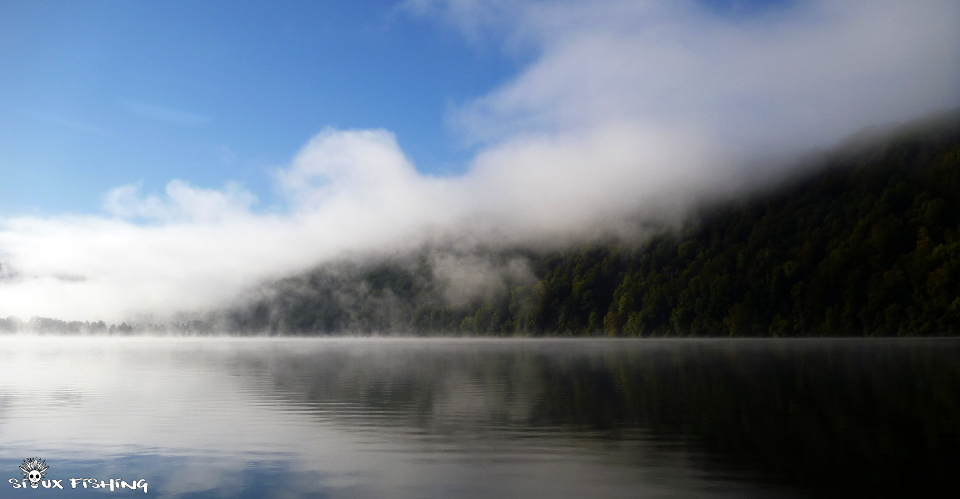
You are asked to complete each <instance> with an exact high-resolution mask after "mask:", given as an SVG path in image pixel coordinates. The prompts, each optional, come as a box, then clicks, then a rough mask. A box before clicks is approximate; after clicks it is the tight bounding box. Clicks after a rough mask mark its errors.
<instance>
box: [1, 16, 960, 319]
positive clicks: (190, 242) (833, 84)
mask: <svg viewBox="0 0 960 499" xmlns="http://www.w3.org/2000/svg"><path fill="white" fill-rule="evenodd" d="M958 25H960V3H957V2H956V0H925V1H923V2H913V1H909V0H843V1H840V0H590V1H581V0H404V1H403V2H386V1H381V2H373V1H352V2H334V1H323V2H321V1H304V2H284V1H279V0H275V1H269V2H267V1H258V2H253V1H229V2H215V1H202V2H198V1H189V2H188V1H139V2H134V1H97V2H80V1H76V2H66V1H63V2H50V1H42V0H37V1H27V0H23V1H9V0H0V317H6V316H8V315H17V316H20V317H23V318H29V317H31V316H35V315H39V316H46V317H57V318H62V319H66V320H74V319H75V320H101V319H102V320H107V321H115V322H119V321H121V320H128V319H129V320H151V321H154V320H155V321H162V320H164V318H169V317H171V316H173V315H175V314H179V313H181V312H185V311H186V312H191V311H192V312H198V311H204V310H209V309H210V308H216V307H221V306H223V305H224V304H228V303H234V302H235V300H237V299H238V297H241V296H249V295H245V293H250V292H252V291H251V290H254V289H257V285H258V284H260V283H263V282H264V281H269V280H271V279H276V278H278V277H282V276H286V275H291V274H296V273H298V272H303V271H304V270H306V269H309V268H312V267H314V266H316V265H318V264H322V263H324V262H329V261H333V260H342V259H344V258H360V257H361V256H363V255H367V256H369V255H377V254H380V255H382V254H384V253H389V254H393V253H395V252H398V251H400V252H403V251H414V250H416V249H417V248H419V247H421V245H423V244H424V243H425V242H428V241H435V240H436V239H437V238H443V239H445V240H458V241H468V242H473V243H483V244H484V245H487V246H488V247H489V246H496V245H501V244H526V245H540V244H550V245H553V246H552V247H555V246H556V244H558V243H557V241H564V242H566V243H569V242H571V241H578V240H583V239H589V238H591V237H595V236H596V235H598V234H600V233H603V234H609V233H611V232H613V233H623V232H624V231H629V230H632V229H630V228H631V227H634V228H635V223H636V220H637V218H638V217H639V218H642V219H648V220H651V221H656V222H658V223H674V222H676V221H678V220H681V219H683V217H684V216H686V214H687V213H688V210H689V208H690V207H691V206H693V205H695V204H696V203H697V202H698V201H700V200H702V199H704V198H713V199H715V198H717V197H723V196H734V195H736V194H737V193H738V192H742V191H743V190H744V189H754V188H757V187H760V186H761V182H762V181H775V180H777V179H780V178H783V176H785V175H787V174H790V173H792V171H791V170H790V168H789V165H791V164H792V163H791V159H792V158H796V157H797V156H798V155H800V154H803V153H805V152H807V151H810V150H811V149H818V148H828V147H830V146H832V145H834V144H836V143H837V142H838V141H840V140H842V139H843V138H844V137H846V136H848V135H850V134H852V133H855V132H857V131H860V130H861V129H863V128H865V127H870V126H876V125H886V124H890V123H896V122H904V121H907V120H912V119H916V118H917V117H920V116H923V115H925V114H928V113H931V112H935V111H940V110H944V109H951V108H956V107H958V106H960V77H958V75H960V30H957V26H958ZM634 235H635V234H634ZM464 244H467V243H464ZM438 258H439V257H438ZM435 263H437V269H439V270H438V272H442V271H450V272H452V273H451V274H449V275H442V276H437V277H438V279H440V280H441V282H460V283H464V285H466V286H468V287H469V286H472V285H471V284H470V283H471V282H473V283H475V284H476V285H477V286H481V287H482V283H483V282H486V281H488V280H489V279H490V278H491V277H490V276H494V277H495V276H496V275H497V272H499V270H497V269H495V268H491V267H489V265H490V264H488V263H484V262H482V261H479V260H476V259H474V260H469V259H467V260H464V261H457V262H453V263H451V261H449V260H442V261H439V260H438V262H435ZM443 269H446V270H443ZM475 287H476V286H475Z"/></svg>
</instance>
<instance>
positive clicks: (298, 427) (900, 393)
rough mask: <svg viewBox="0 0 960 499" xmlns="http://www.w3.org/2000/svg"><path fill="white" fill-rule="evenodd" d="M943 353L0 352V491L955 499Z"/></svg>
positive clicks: (735, 344)
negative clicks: (43, 477) (928, 494)
mask: <svg viewBox="0 0 960 499" xmlns="http://www.w3.org/2000/svg"><path fill="white" fill-rule="evenodd" d="M958 353H960V342H955V341H949V340H921V341H851V340H831V341H820V340H810V341H752V340H738V341H717V340H709V341H689V340H687V341H649V340H647V341H637V342H624V341H598V340H587V341H560V340H553V341H492V340H491V341H483V340H479V341H459V340H456V341H455V340H289V339H288V340H223V339H218V340H213V339H208V340H182V339H181V340H170V339H110V340H96V339H62V338H22V337H19V338H18V337H8V338H3V339H2V340H0V439H2V440H0V441H2V442H3V447H2V449H0V470H7V472H6V473H7V474H8V475H10V476H9V477H7V476H5V475H3V474H2V473H3V472H2V471H0V487H3V486H5V482H6V479H7V478H14V477H19V474H18V473H17V469H16V465H17V464H19V462H20V461H21V460H22V459H24V458H26V457H32V456H34V455H38V456H41V457H44V458H45V459H47V461H48V463H50V464H51V472H50V473H51V474H53V475H54V477H55V478H60V477H61V476H62V477H67V475H68V474H71V473H72V474H80V475H83V474H84V473H86V474H88V475H91V476H93V477H104V478H110V477H117V478H146V479H147V480H148V481H149V482H150V495H151V496H154V495H156V496H161V497H272V496H284V497H391V498H394V497H401V498H402V497H546V496H550V497H561V498H562V497H640V496H643V497H725V496H729V497H745V496H747V497H750V496H754V497H772V496H784V495H812V496H843V495H856V496H876V497H880V496H903V495H907V496H909V495H914V494H916V493H918V492H920V491H922V490H923V489H924V488H925V487H932V486H935V485H937V484H939V485H942V486H946V487H949V488H950V489H952V490H956V489H957V485H956V484H953V483H952V482H951V480H950V478H952V476H953V473H954V470H955V469H957V466H958V464H960V459H958V456H960V452H958V451H960V425H958V422H960V364H957V363H956V362H955V359H956V358H957V354H958ZM134 475H136V476H134ZM38 492H39V493H42V492H44V491H42V490H37V491H31V493H38ZM48 492H50V493H51V494H53V493H55V492H59V494H57V495H58V497H62V495H63V494H64V493H65V492H63V491H48ZM92 493H93V492H92V491H87V492H84V491H79V490H77V491H73V492H72V496H77V495H78V494H79V495H83V494H92ZM126 494H127V495H130V493H129V492H128V493H126ZM101 495H102V493H101ZM113 495H117V496H119V493H113ZM140 495H143V494H142V492H141V493H140ZM130 497H134V496H133V495H130Z"/></svg>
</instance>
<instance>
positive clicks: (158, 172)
mask: <svg viewBox="0 0 960 499" xmlns="http://www.w3.org/2000/svg"><path fill="white" fill-rule="evenodd" d="M702 5H704V6H705V7H706V8H707V10H708V11H710V12H712V13H714V14H716V15H718V16H728V17H749V16H753V15H756V14H757V12H760V11H763V10H765V9H771V8H782V7H785V6H787V5H789V3H787V2H786V1H785V0H709V1H706V0H705V1H704V2H702ZM0 12H2V15H0V68H2V70H0V94H2V95H3V98H2V99H0V175H2V179H3V180H2V182H0V215H5V216H11V215H19V214H51V213H61V212H79V213H91V212H98V211H99V210H100V206H101V203H102V196H103V195H104V194H105V193H106V192H107V191H109V190H110V189H111V188H113V187H116V186H119V185H124V184H129V183H131V182H141V181H142V188H143V190H144V191H145V192H159V191H162V189H163V187H164V186H165V185H166V184H167V182H169V181H171V180H173V179H184V180H187V181H189V182H191V183H193V184H195V185H198V186H202V187H219V186H221V185H222V184H223V183H224V182H226V181H237V182H240V183H242V184H243V185H244V186H246V188H247V189H250V190H251V191H252V192H254V193H255V194H256V195H257V197H258V198H260V203H259V205H258V206H259V209H271V208H275V207H277V205H278V204H282V199H278V198H277V196H276V193H275V192H274V189H273V188H272V185H273V184H272V179H271V175H270V172H271V171H273V170H275V169H276V168H278V167H280V166H282V165H285V164H286V163H287V162H289V161H290V159H291V158H292V157H293V155H294V154H295V153H296V151H297V150H298V149H299V148H300V147H301V146H302V145H303V144H304V143H305V142H306V141H307V140H308V139H309V138H310V137H311V136H312V135H314V134H315V133H317V132H319V131H320V130H322V129H323V128H324V127H327V126H333V127H336V128H341V129H351V128H385V129H388V130H390V131H392V132H393V133H395V134H396V135H397V139H398V141H399V143H400V144H401V146H402V147H403V149H404V151H405V152H406V154H408V155H409V156H410V157H411V159H412V160H413V161H414V164H415V165H416V168H417V169H419V170H420V171H423V172H427V173H432V174H438V175H451V174H453V175H455V174H460V173H462V172H463V171H464V170H465V168H466V167H467V166H466V165H467V163H468V161H469V160H470V158H471V156H472V154H473V153H474V152H475V148H473V147H471V144H470V143H468V142H465V141H464V140H462V137H461V136H459V135H458V134H457V132H456V130H455V129H452V127H451V126H450V125H449V123H448V121H449V120H448V119H447V116H448V114H449V113H450V110H451V109H452V108H456V107H457V106H459V105H462V104H464V103H465V102H468V101H469V100H471V99H473V98H476V97H478V96H482V95H484V94H486V93H487V92H490V91H491V90H493V89H495V88H496V87H497V86H498V85H500V84H502V83H503V82H505V81H507V80H508V79H509V78H510V77H511V76H513V75H515V74H516V73H517V72H518V71H519V70H520V69H521V68H522V67H523V65H524V64H526V63H528V62H530V60H531V58H532V57H534V55H535V54H534V51H535V49H533V48H529V47H528V48H526V49H525V48H524V47H522V46H521V47H519V48H518V47H512V48H511V49H510V50H504V49H503V47H502V46H501V44H500V43H498V42H497V41H491V38H490V37H481V39H471V38H470V37H468V36H464V35H463V34H462V33H460V32H459V31H458V30H456V29H455V28H454V27H453V26H450V25H449V24H444V23H442V22H438V21H437V19H433V18H430V17H429V16H423V15H417V13H416V12H411V10H410V9H405V8H404V6H403V5H402V4H400V3H398V2H396V1H383V0H356V1H349V2H339V1H293V2H291V1H282V0H278V1H270V2H265V1H204V2H194V1H162V2H161V1H143V2H132V1H129V2H120V1H99V2H65V1H44V0H40V1H8V0H3V1H0ZM494 31H495V30H494ZM474 145H475V144H474Z"/></svg>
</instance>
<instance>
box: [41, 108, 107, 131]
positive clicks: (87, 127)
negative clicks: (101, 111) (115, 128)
mask: <svg viewBox="0 0 960 499" xmlns="http://www.w3.org/2000/svg"><path fill="white" fill-rule="evenodd" d="M26 113H27V115H29V116H31V117H33V118H35V119H38V120H41V121H45V122H47V123H52V124H55V125H59V126H62V127H66V128H69V129H71V130H76V131H78V132H83V133H88V134H91V135H97V136H100V137H106V138H114V137H116V134H115V133H113V132H111V131H110V130H107V129H104V128H100V127H98V126H94V125H91V124H90V123H87V122H85V121H81V120H77V119H73V118H68V117H66V116H61V115H58V114H53V113H46V112H41V111H26Z"/></svg>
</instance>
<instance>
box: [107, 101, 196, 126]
mask: <svg viewBox="0 0 960 499" xmlns="http://www.w3.org/2000/svg"><path fill="white" fill-rule="evenodd" d="M117 102H119V103H120V105H122V106H123V107H124V108H126V109H127V111H130V112H131V113H134V114H137V115H140V116H142V117H144V118H149V119H151V120H157V121H165V122H167V123H174V124H177V125H203V124H205V123H210V122H211V121H213V118H212V117H210V116H207V115H203V114H197V113H192V112H189V111H181V110H179V109H172V108H169V107H161V106H156V105H153V104H145V103H143V102H137V101H130V100H126V99H119V100H118V101H117Z"/></svg>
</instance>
